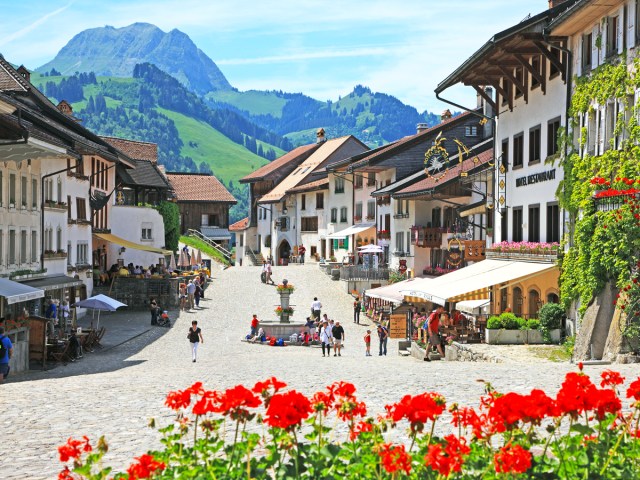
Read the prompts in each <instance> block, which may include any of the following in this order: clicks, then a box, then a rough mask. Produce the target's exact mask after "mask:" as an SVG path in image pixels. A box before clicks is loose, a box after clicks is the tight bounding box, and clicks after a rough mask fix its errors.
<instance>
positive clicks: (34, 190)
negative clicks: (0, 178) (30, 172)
mask: <svg viewBox="0 0 640 480" xmlns="http://www.w3.org/2000/svg"><path fill="white" fill-rule="evenodd" d="M0 192H1V190H0ZM31 208H32V209H33V210H37V209H38V180H36V179H35V178H34V179H33V180H31Z"/></svg>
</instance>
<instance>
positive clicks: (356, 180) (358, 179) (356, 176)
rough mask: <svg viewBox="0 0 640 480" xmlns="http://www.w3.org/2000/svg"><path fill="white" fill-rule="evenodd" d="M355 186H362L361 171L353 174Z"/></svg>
mask: <svg viewBox="0 0 640 480" xmlns="http://www.w3.org/2000/svg"><path fill="white" fill-rule="evenodd" d="M353 188H362V175H360V174H359V173H355V174H354V175H353Z"/></svg>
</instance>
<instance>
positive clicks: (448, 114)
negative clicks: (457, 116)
mask: <svg viewBox="0 0 640 480" xmlns="http://www.w3.org/2000/svg"><path fill="white" fill-rule="evenodd" d="M452 116H453V115H452V114H451V110H449V109H448V108H447V109H446V110H445V111H444V112H442V115H440V121H441V122H446V121H447V120H451V117H452Z"/></svg>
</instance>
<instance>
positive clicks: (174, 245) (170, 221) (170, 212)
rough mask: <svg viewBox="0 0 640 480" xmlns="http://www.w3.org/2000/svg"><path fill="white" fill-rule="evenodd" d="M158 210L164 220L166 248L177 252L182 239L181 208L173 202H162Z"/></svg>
mask: <svg viewBox="0 0 640 480" xmlns="http://www.w3.org/2000/svg"><path fill="white" fill-rule="evenodd" d="M156 210H158V213H160V215H162V219H163V220H164V248H166V249H167V250H171V251H172V252H175V251H176V250H177V249H178V240H179V239H180V209H179V208H178V205H176V204H175V203H173V202H161V203H160V204H158V206H157V207H156Z"/></svg>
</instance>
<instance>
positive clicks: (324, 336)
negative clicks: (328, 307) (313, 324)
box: [320, 322, 332, 357]
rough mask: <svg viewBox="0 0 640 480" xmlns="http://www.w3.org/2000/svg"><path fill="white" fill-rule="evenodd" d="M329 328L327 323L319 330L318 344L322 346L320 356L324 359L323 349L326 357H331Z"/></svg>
mask: <svg viewBox="0 0 640 480" xmlns="http://www.w3.org/2000/svg"><path fill="white" fill-rule="evenodd" d="M331 338H332V334H331V327H330V326H329V323H328V322H324V323H323V324H322V328H321V329H320V343H321V344H322V356H323V357H324V351H325V348H326V350H327V357H330V356H331Z"/></svg>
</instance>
